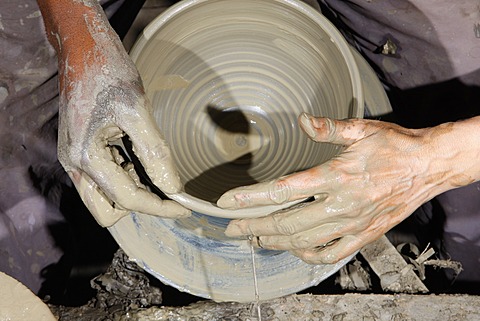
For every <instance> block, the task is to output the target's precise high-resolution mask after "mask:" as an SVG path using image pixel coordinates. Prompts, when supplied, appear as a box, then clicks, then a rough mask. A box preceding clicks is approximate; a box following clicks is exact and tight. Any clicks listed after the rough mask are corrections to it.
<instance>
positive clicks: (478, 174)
mask: <svg viewBox="0 0 480 321" xmlns="http://www.w3.org/2000/svg"><path fill="white" fill-rule="evenodd" d="M425 137H426V139H427V140H428V141H430V148H428V149H427V151H426V152H431V154H430V155H425V156H426V158H427V159H429V161H428V163H427V165H426V169H425V170H427V171H429V172H430V173H431V174H430V179H431V181H432V182H434V181H435V182H436V184H437V187H436V188H435V190H436V192H435V194H440V193H442V192H444V191H447V190H450V189H453V188H457V187H460V186H465V185H468V184H470V183H473V182H475V181H478V180H480V117H473V118H470V119H467V120H463V121H458V122H454V123H446V124H442V125H440V126H437V127H433V128H431V129H428V130H427V132H426V135H425ZM427 183H429V182H427Z"/></svg>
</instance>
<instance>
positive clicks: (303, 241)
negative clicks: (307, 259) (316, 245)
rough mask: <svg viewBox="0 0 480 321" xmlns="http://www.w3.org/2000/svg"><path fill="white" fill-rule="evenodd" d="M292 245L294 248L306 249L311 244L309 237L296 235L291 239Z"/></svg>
mask: <svg viewBox="0 0 480 321" xmlns="http://www.w3.org/2000/svg"><path fill="white" fill-rule="evenodd" d="M292 246H293V247H294V248H296V249H306V248H309V247H311V246H312V242H311V240H310V238H308V237H305V236H302V235H298V236H296V237H295V238H294V239H293V241H292Z"/></svg>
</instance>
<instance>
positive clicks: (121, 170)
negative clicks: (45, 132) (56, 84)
mask: <svg viewBox="0 0 480 321" xmlns="http://www.w3.org/2000/svg"><path fill="white" fill-rule="evenodd" d="M38 2H39V5H40V8H41V12H42V15H43V17H44V20H45V26H46V31H47V35H48V36H49V39H50V42H51V43H52V45H53V46H54V47H55V49H56V51H57V54H58V60H59V81H60V110H59V135H58V157H59V160H60V162H61V163H62V165H63V166H64V168H65V169H66V171H67V172H68V174H69V176H70V177H71V179H72V181H73V183H74V184H75V187H76V188H77V190H78V191H79V194H80V196H81V198H82V200H83V201H84V203H85V205H86V206H87V208H88V209H89V210H90V212H91V213H92V214H93V216H94V217H95V218H96V220H97V221H98V223H99V224H100V225H102V226H110V225H112V224H114V223H115V222H116V221H118V220H119V219H120V218H122V217H123V216H125V215H127V214H129V213H130V212H131V211H136V212H140V213H144V214H150V215H158V216H163V217H182V216H188V215H189V214H190V211H188V210H187V209H185V208H183V207H182V206H180V205H179V204H177V203H175V202H173V201H165V200H162V199H161V198H160V197H158V196H156V195H155V194H153V193H151V192H150V191H149V190H147V189H146V188H145V186H143V185H142V184H141V183H140V182H139V179H138V176H137V175H136V174H135V170H134V169H133V166H132V165H131V164H130V163H128V162H125V159H123V158H122V157H121V156H120V154H119V153H118V152H117V149H116V148H115V147H114V146H113V143H114V142H115V141H117V140H118V139H120V138H121V137H123V136H124V135H128V137H129V139H130V140H131V143H132V146H133V151H134V153H135V155H136V156H137V157H138V159H139V160H140V162H141V163H142V165H143V167H144V168H145V170H146V173H147V174H148V175H149V177H150V179H151V180H152V182H153V183H154V184H155V185H156V186H158V187H159V188H160V189H161V190H162V191H163V192H165V193H167V194H168V193H176V192H178V191H180V189H181V184H180V179H179V176H178V174H177V172H176V169H175V166H174V164H173V162H172V158H171V154H170V150H169V148H168V146H167V144H166V142H165V140H164V139H163V137H162V135H161V133H160V131H159V129H158V127H157V125H156V123H155V121H154V119H153V116H152V109H151V106H150V103H149V101H148V99H147V98H146V96H145V92H144V89H143V86H142V82H141V80H140V77H139V74H138V72H137V70H136V68H135V66H134V64H133V63H132V61H131V60H130V58H129V56H128V55H127V53H126V52H125V49H124V48H123V46H122V43H121V42H120V39H119V38H118V36H117V35H116V34H115V32H114V31H113V30H112V28H111V27H110V25H109V23H108V20H107V18H106V16H105V15H104V13H103V10H102V8H101V7H100V6H99V4H98V2H97V0H84V1H67V0H38Z"/></svg>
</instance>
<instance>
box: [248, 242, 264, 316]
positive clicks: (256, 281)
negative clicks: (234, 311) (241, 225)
mask: <svg viewBox="0 0 480 321" xmlns="http://www.w3.org/2000/svg"><path fill="white" fill-rule="evenodd" d="M253 238H254V236H253V235H250V236H249V237H248V240H249V241H250V254H251V256H252V271H253V285H254V287H255V303H256V305H257V314H258V321H262V311H261V309H260V295H259V294H258V280H257V264H256V262H255V249H254V248H253Z"/></svg>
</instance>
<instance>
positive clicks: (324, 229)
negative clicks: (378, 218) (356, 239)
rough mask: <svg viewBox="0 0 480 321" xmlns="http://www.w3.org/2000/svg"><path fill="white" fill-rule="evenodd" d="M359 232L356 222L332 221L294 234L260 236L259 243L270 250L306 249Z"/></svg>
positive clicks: (321, 245)
mask: <svg viewBox="0 0 480 321" xmlns="http://www.w3.org/2000/svg"><path fill="white" fill-rule="evenodd" d="M356 232H358V229H357V228H356V224H355V223H354V222H353V223H349V224H342V223H340V222H332V223H327V224H322V225H321V226H318V227H315V228H312V229H310V230H307V231H304V232H300V233H296V234H294V235H291V236H288V235H273V236H259V237H258V243H259V244H260V245H261V247H262V248H265V249H269V250H286V251H292V250H306V249H311V248H317V247H323V246H325V245H326V244H328V243H330V242H332V241H333V240H336V239H339V238H341V237H343V236H344V235H350V234H354V233H356Z"/></svg>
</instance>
